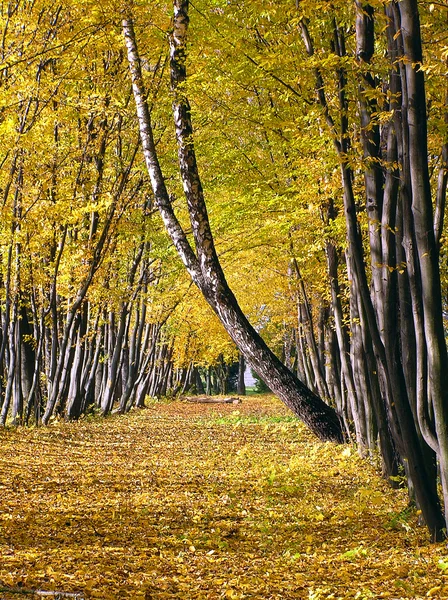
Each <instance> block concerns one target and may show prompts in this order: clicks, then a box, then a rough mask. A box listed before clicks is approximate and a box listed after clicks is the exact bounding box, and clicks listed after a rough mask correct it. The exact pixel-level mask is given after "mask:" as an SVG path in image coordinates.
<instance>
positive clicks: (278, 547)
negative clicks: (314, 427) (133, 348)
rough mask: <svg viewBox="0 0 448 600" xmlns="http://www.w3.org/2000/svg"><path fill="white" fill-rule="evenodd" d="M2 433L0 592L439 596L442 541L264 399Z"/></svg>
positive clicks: (354, 465) (364, 468)
mask: <svg viewBox="0 0 448 600" xmlns="http://www.w3.org/2000/svg"><path fill="white" fill-rule="evenodd" d="M0 444H1V455H0V588H3V589H5V588H8V587H9V586H11V587H13V588H14V589H15V590H16V591H17V590H18V589H21V588H22V589H26V590H33V589H40V590H63V591H66V592H69V591H72V592H75V591H80V592H83V594H84V596H85V597H86V598H104V599H109V598H110V599H121V598H133V599H144V598H145V596H146V598H147V599H161V598H184V599H187V600H189V599H196V598H197V599H207V600H209V599H210V600H212V599H215V598H216V599H218V598H266V599H282V600H287V599H290V598H291V599H302V598H303V599H306V600H311V599H324V598H333V599H336V598H341V599H342V598H360V599H364V598H394V599H398V598H409V599H410V598H428V597H432V598H440V599H441V598H448V550H447V548H446V546H445V545H444V544H439V545H431V544H429V543H428V536H427V533H426V530H425V529H424V528H422V527H418V526H417V518H418V517H417V515H416V514H415V513H413V512H411V511H408V510H407V498H406V494H405V493H404V492H398V493H397V492H396V491H394V490H392V489H390V488H389V487H388V486H387V485H386V484H385V483H384V482H382V481H381V479H379V477H378V475H377V473H376V471H375V469H374V468H373V467H372V466H370V465H369V464H368V463H366V462H365V461H362V460H361V459H359V458H358V456H357V455H356V453H355V452H353V450H350V448H348V447H338V446H333V445H330V444H321V443H318V442H317V441H316V439H315V438H314V437H312V435H311V434H309V433H308V432H307V431H306V430H305V428H304V427H303V426H302V425H301V424H300V423H299V422H298V421H297V420H296V419H294V418H293V417H291V416H290V414H289V413H288V411H287V409H285V408H284V407H283V406H282V405H281V404H280V403H279V402H278V401H277V400H275V399H273V398H272V397H268V396H264V397H249V398H247V399H245V400H244V402H243V404H241V405H238V406H235V405H209V404H208V405H195V404H186V403H180V402H175V403H171V404H153V405H151V407H150V408H149V409H148V410H144V411H139V412H135V413H133V414H131V415H128V416H125V417H119V416H116V417H112V418H109V419H107V420H92V421H90V422H88V421H84V422H80V423H74V424H64V423H60V424H53V425H52V426H51V427H48V428H42V429H18V430H3V431H1V432H0ZM445 570H446V573H447V574H446V575H445ZM20 597H24V598H25V597H30V596H29V595H27V596H25V595H23V596H22V594H17V593H16V594H13V595H12V594H11V595H10V594H9V593H7V592H6V591H3V592H0V598H2V599H6V598H8V600H9V598H20Z"/></svg>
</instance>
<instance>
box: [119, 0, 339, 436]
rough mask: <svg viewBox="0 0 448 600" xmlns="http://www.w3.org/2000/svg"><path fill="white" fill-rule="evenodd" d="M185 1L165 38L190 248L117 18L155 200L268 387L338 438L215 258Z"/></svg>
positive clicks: (131, 44)
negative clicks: (190, 88) (196, 140)
mask: <svg viewBox="0 0 448 600" xmlns="http://www.w3.org/2000/svg"><path fill="white" fill-rule="evenodd" d="M188 22H189V18H188V1H186V0H176V1H175V3H174V27H173V33H172V35H171V38H170V48H171V63H170V64H171V82H172V87H173V92H174V102H173V112H174V121H175V127H176V137H177V141H178V155H179V166H180V172H181V176H182V181H183V186H184V192H185V196H186V199H187V205H188V210H189V214H190V220H191V225H192V230H193V237H194V241H195V247H196V253H195V252H194V251H193V249H192V248H191V246H190V244H189V241H188V239H187V237H186V235H185V232H184V230H183V229H182V227H181V225H180V223H179V221H178V220H177V218H176V216H175V214H174V210H173V207H172V203H171V198H170V196H169V194H168V191H167V188H166V185H165V180H164V178H163V175H162V171H161V168H160V165H159V161H158V156H157V152H156V147H155V143H154V138H153V132H152V125H151V119H150V113H149V108H148V104H147V101H146V92H145V87H144V84H143V78H142V73H141V65H140V58H139V55H138V49H137V42H136V37H135V32H134V27H133V22H132V18H131V17H130V16H129V17H127V18H125V19H124V20H123V33H124V37H125V40H126V47H127V52H128V60H129V66H130V71H131V76H132V88H133V93H134V98H135V102H136V106H137V115H138V119H139V126H140V135H141V139H142V146H143V153H144V157H145V161H146V166H147V169H148V173H149V176H150V179H151V184H152V188H153V192H154V197H155V202H156V205H157V208H158V209H159V211H160V214H161V216H162V219H163V221H164V224H165V227H166V229H167V230H168V233H169V234H170V237H171V239H172V241H173V243H174V246H175V247H176V250H177V252H178V254H179V255H180V257H181V259H182V261H183V263H184V265H185V266H186V268H187V270H188V272H189V273H190V275H191V277H192V279H193V281H194V283H195V284H196V285H197V286H198V287H199V289H200V290H201V292H202V293H203V295H204V297H205V299H206V300H207V302H208V303H209V304H210V306H211V307H212V309H213V310H214V312H215V313H216V314H217V316H218V317H219V319H220V320H221V322H222V323H223V325H224V327H225V329H226V330H227V332H228V334H229V335H230V337H231V338H232V339H233V341H234V342H235V343H236V345H237V346H238V348H239V349H240V351H241V352H242V353H243V354H244V355H245V357H246V359H247V360H248V361H249V362H250V364H251V365H252V366H253V367H254V368H255V370H256V371H257V372H258V373H259V375H260V376H261V377H262V378H263V379H264V380H265V381H266V383H267V384H268V385H269V387H270V388H271V390H272V391H273V392H275V393H276V394H277V395H278V396H279V397H280V398H281V399H282V400H283V402H284V403H285V404H286V405H287V406H289V407H290V408H291V409H292V410H293V411H294V412H295V413H296V414H298V415H299V416H300V417H301V419H302V420H303V421H304V422H305V423H306V424H307V425H308V426H309V427H310V428H311V429H312V431H313V432H314V433H315V434H316V435H317V436H318V437H319V438H320V439H323V440H332V441H335V442H339V443H341V442H343V441H344V436H343V433H342V428H341V423H340V421H339V417H338V415H337V414H336V412H335V411H334V409H333V408H331V407H330V406H328V405H327V404H325V402H323V400H321V398H319V397H318V396H317V395H315V394H314V393H313V392H311V391H310V390H309V389H308V388H307V387H306V386H305V385H304V384H303V383H302V382H301V381H299V380H298V379H297V378H296V377H295V376H294V374H293V373H291V371H289V369H288V368H287V367H285V366H284V365H283V364H282V363H281V361H280V360H279V359H278V358H277V357H276V356H275V354H274V353H273V352H272V351H271V350H270V349H269V348H268V347H267V345H266V344H265V342H264V341H263V340H262V338H261V337H260V336H259V335H258V333H257V332H256V331H255V330H254V328H253V327H252V326H251V325H250V323H249V321H248V320H247V318H246V317H245V315H244V313H243V312H242V310H241V308H240V307H239V305H238V303H237V301H236V299H235V296H234V295H233V293H232V291H231V290H230V288H229V286H228V284H227V282H226V280H225V277H224V273H223V271H222V269H221V265H220V263H219V260H218V257H217V254H216V251H215V247H214V242H213V238H212V234H211V230H210V224H209V221H208V215H207V209H206V205H205V201H204V196H203V191H202V185H201V181H200V178H199V173H198V169H197V164H196V156H195V151H194V146H193V140H192V134H193V130H192V124H191V115H190V105H189V103H188V100H187V98H186V97H185V96H184V93H183V90H184V85H183V84H184V82H185V80H186V70H185V62H186V61H185V59H186V34H187V29H188Z"/></svg>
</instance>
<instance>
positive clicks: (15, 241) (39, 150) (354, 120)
mask: <svg viewBox="0 0 448 600" xmlns="http://www.w3.org/2000/svg"><path fill="white" fill-rule="evenodd" d="M1 23H2V25H1V30H2V36H1V47H0V52H1V62H0V84H1V88H2V98H3V101H2V108H1V113H0V115H1V120H0V128H1V132H2V141H3V143H2V149H1V155H0V167H1V168H0V196H1V198H2V219H1V222H0V245H1V272H0V275H1V282H0V284H1V290H0V291H1V339H0V370H1V374H2V379H1V390H0V391H1V398H0V422H1V423H2V424H3V425H5V424H9V423H13V424H16V425H18V424H28V423H36V424H39V423H43V424H48V423H49V422H50V420H51V419H52V418H54V417H55V416H57V415H62V416H64V417H65V418H68V419H76V418H79V417H80V416H81V415H82V414H84V413H86V412H87V411H90V410H92V407H97V408H98V409H99V410H100V411H101V412H102V413H103V414H108V413H109V412H111V411H112V410H118V411H120V412H126V411H127V410H129V409H130V408H131V407H133V406H143V404H144V401H145V398H146V397H148V396H150V397H154V396H164V395H170V394H171V395H175V394H178V393H181V392H183V393H185V392H187V391H189V390H192V389H195V390H196V391H199V392H201V393H203V392H207V393H210V392H225V391H226V390H225V382H226V379H227V372H228V369H229V365H230V364H232V363H235V362H237V361H238V357H239V353H240V355H244V356H245V358H246V359H247V360H248V361H249V363H250V364H251V365H252V366H253V367H254V368H255V370H256V371H257V372H258V373H259V374H260V376H261V377H262V378H263V380H264V381H265V382H266V383H267V384H268V385H269V387H270V389H272V390H273V391H274V392H275V393H276V394H277V395H278V396H279V397H280V398H281V399H282V400H283V401H284V402H285V404H287V405H288V406H289V407H290V408H291V409H292V410H293V411H294V412H295V413H296V414H298V415H299V416H300V417H301V418H302V419H303V420H304V422H305V423H306V424H307V425H308V426H309V427H310V428H311V429H312V430H313V431H314V432H315V433H316V434H317V435H318V436H319V437H320V438H321V439H323V440H329V441H336V442H343V441H348V440H350V439H352V440H354V441H355V442H356V444H357V447H358V449H359V451H360V452H361V453H363V454H365V455H371V456H372V457H374V456H376V455H377V453H379V455H380V456H381V460H382V468H383V472H384V475H385V476H386V477H388V478H390V480H391V482H393V483H399V482H400V481H406V482H407V485H408V487H409V491H410V495H411V497H412V498H413V500H414V501H415V502H416V504H417V506H418V508H419V509H420V510H421V512H422V517H423V519H424V521H425V523H426V525H427V526H428V529H429V531H430V533H431V537H432V538H433V539H441V538H442V537H443V535H444V531H445V530H446V512H445V511H444V509H443V506H447V503H448V357H447V348H446V340H445V329H444V310H446V303H447V275H448V273H447V267H446V229H445V228H444V213H445V201H446V187H447V180H448V164H447V163H448V107H447V101H448V80H447V61H448V46H447V44H448V42H447V38H446V28H447V23H448V5H446V4H445V3H417V2H416V1H415V0H401V1H400V2H395V1H386V0H375V1H372V2H370V3H362V2H358V1H355V2H353V3H347V2H341V1H340V0H336V1H335V2H322V3H320V2H314V1H311V0H302V1H300V0H297V1H293V0H281V1H280V2H270V1H267V0H266V1H264V0H256V1H251V2H249V1H248V0H247V1H246V0H245V1H243V2H232V1H229V2H227V1H221V0H198V2H194V3H189V2H187V1H185V0H175V2H174V7H173V6H172V5H171V3H165V2H154V3H145V2H143V3H139V2H135V3H132V2H129V3H128V4H127V5H126V6H124V5H123V3H118V2H117V3H114V2H112V1H111V2H107V3H101V6H98V5H97V3H94V2H89V0H82V1H79V2H76V3H74V2H68V1H67V2H59V3H56V4H51V5H49V4H48V3H46V2H43V0H34V1H15V2H9V3H4V4H3V5H2V7H1ZM226 331H227V334H228V335H227V334H226ZM240 362H242V361H240Z"/></svg>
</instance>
